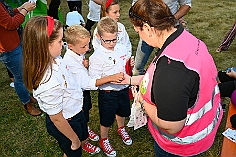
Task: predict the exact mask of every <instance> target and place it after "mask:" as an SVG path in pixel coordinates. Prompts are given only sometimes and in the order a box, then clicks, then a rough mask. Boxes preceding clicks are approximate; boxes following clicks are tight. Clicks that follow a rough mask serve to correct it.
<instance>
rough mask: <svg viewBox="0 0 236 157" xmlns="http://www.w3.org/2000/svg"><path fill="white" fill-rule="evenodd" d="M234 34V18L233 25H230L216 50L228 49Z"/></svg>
mask: <svg viewBox="0 0 236 157" xmlns="http://www.w3.org/2000/svg"><path fill="white" fill-rule="evenodd" d="M235 36H236V20H235V22H234V25H233V26H232V28H231V29H230V30H229V32H228V33H227V34H226V36H225V38H224V39H223V41H222V42H221V43H220V46H219V47H218V48H217V50H216V52H221V51H226V50H228V49H229V46H230V45H231V43H232V42H233V40H234V38H235Z"/></svg>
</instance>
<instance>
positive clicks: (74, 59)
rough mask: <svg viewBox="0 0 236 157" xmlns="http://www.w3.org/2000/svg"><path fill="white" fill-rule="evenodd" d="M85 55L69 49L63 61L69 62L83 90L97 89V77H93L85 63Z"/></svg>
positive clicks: (74, 76) (73, 74)
mask: <svg viewBox="0 0 236 157" xmlns="http://www.w3.org/2000/svg"><path fill="white" fill-rule="evenodd" d="M84 58H85V56H84V55H78V54H76V53H74V52H73V51H71V50H70V49H67V51H66V53H65V55H64V57H63V61H64V62H65V63H67V65H68V66H69V68H70V71H71V73H72V76H73V78H74V79H75V81H76V82H77V83H78V84H79V86H80V87H81V88H82V89H83V90H97V87H96V79H94V78H91V77H90V76H89V73H88V69H87V68H85V67H84V65H83V63H82V62H83V59H84Z"/></svg>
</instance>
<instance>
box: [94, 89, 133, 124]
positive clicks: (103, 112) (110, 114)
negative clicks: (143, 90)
mask: <svg viewBox="0 0 236 157" xmlns="http://www.w3.org/2000/svg"><path fill="white" fill-rule="evenodd" d="M98 107H99V115H100V124H101V125H102V126H105V127H110V126H111V125H112V124H113V122H114V120H115V117H116V115H118V116H120V117H128V116H129V115H130V112H131V111H130V99H129V88H125V89H123V90H121V91H104V90H99V93H98Z"/></svg>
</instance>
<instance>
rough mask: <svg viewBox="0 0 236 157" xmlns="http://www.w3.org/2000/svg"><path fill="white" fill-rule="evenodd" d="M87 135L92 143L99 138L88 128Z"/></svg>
mask: <svg viewBox="0 0 236 157" xmlns="http://www.w3.org/2000/svg"><path fill="white" fill-rule="evenodd" d="M88 133H89V139H90V140H92V141H98V140H99V136H98V135H97V134H96V133H95V132H94V131H93V130H91V129H90V128H89V127H88Z"/></svg>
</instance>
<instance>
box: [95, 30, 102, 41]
mask: <svg viewBox="0 0 236 157" xmlns="http://www.w3.org/2000/svg"><path fill="white" fill-rule="evenodd" d="M95 36H96V37H97V38H98V40H101V37H100V35H99V34H98V32H97V33H96V34H95Z"/></svg>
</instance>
